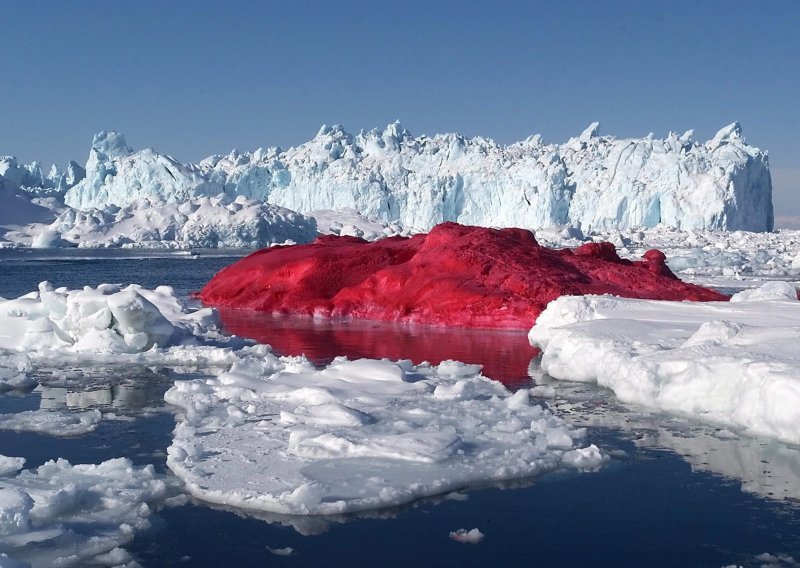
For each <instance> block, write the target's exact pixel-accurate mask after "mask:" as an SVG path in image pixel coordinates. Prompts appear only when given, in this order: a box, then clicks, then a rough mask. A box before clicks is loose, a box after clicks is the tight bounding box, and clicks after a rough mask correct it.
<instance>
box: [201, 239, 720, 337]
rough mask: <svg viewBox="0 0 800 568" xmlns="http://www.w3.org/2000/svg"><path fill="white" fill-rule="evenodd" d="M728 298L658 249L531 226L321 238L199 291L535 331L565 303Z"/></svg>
mask: <svg viewBox="0 0 800 568" xmlns="http://www.w3.org/2000/svg"><path fill="white" fill-rule="evenodd" d="M603 293H610V294H619V295H623V296H631V297H636V298H651V299H671V300H684V299H690V300H721V299H724V296H722V295H721V294H718V293H716V292H713V291H711V290H707V289H704V288H700V287H697V286H692V285H690V284H685V283H683V282H681V281H680V280H678V279H677V278H675V277H674V276H673V275H672V273H671V272H670V271H669V269H668V268H667V267H666V264H664V256H663V255H662V254H661V253H659V252H658V251H650V252H648V253H647V254H646V255H645V258H644V260H642V261H641V262H631V261H623V260H621V259H620V258H619V257H618V256H617V254H616V252H615V250H614V246H613V245H611V244H609V243H589V244H586V245H584V246H581V247H579V248H578V249H576V250H575V251H572V250H568V249H565V250H552V249H548V248H545V247H541V246H539V245H538V243H537V242H536V239H535V238H534V236H533V234H532V233H531V232H530V231H527V230H524V229H500V230H497V229H485V228H480V227H465V226H462V225H457V224H455V223H443V224H441V225H438V226H437V227H435V228H434V229H433V230H432V231H431V232H430V233H429V234H427V235H417V236H414V237H412V238H410V239H403V238H390V239H384V240H381V241H378V242H375V243H366V242H365V241H363V240H360V239H356V238H351V237H321V238H319V239H318V240H317V241H316V242H315V243H314V244H311V245H302V246H295V247H289V248H286V247H275V248H271V249H264V250H261V251H258V252H256V253H253V254H252V255H250V256H248V257H247V258H245V259H242V260H240V261H239V262H237V263H235V264H233V265H231V266H229V267H227V268H225V269H223V270H222V271H220V272H219V273H218V274H217V275H216V276H215V277H214V278H213V279H212V280H211V281H210V282H209V283H208V284H207V285H206V286H205V287H204V288H203V290H202V291H201V292H200V298H201V299H202V300H203V301H204V302H205V303H207V304H210V305H216V306H225V307H234V308H245V309H252V310H261V311H269V312H280V313H294V314H302V315H311V316H332V317H358V318H367V319H376V320H388V321H398V322H404V323H422V324H429V325H440V326H444V325H446V326H460V327H478V328H506V329H528V328H529V327H530V325H531V324H532V322H533V321H535V320H536V316H538V315H539V313H540V312H541V311H542V310H543V309H544V307H545V306H546V305H547V303H548V302H549V301H551V300H553V299H555V298H557V297H559V296H563V295H577V294H603Z"/></svg>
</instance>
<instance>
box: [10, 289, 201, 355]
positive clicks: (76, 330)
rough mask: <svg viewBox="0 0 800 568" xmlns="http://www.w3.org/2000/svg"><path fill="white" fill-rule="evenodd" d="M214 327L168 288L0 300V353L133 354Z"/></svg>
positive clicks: (56, 292)
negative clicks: (60, 351)
mask: <svg viewBox="0 0 800 568" xmlns="http://www.w3.org/2000/svg"><path fill="white" fill-rule="evenodd" d="M214 328H216V316H215V314H214V313H213V311H212V310H208V309H204V310H189V309H187V308H186V307H185V306H184V305H183V303H182V302H181V301H180V300H179V299H178V298H177V297H176V296H175V294H174V292H173V290H172V289H171V288H170V287H167V286H160V287H158V288H156V289H155V290H147V289H145V288H142V287H140V286H137V285H130V286H128V287H127V288H124V289H123V288H120V287H119V286H115V285H111V284H101V285H100V286H98V287H97V288H91V287H88V286H87V287H85V288H84V289H83V290H66V289H58V290H54V289H53V287H52V286H51V285H50V284H49V283H47V282H43V283H42V284H40V286H39V292H32V293H30V294H26V295H25V296H22V297H20V298H17V299H15V300H5V301H0V348H4V349H13V350H25V351H28V352H46V351H52V350H57V349H60V348H69V349H70V350H71V351H84V352H95V353H137V352H142V351H146V350H149V349H151V348H153V347H164V346H167V345H170V344H178V343H180V342H181V341H183V340H185V339H187V338H188V337H190V336H191V335H194V334H197V333H201V332H202V331H208V330H211V329H214Z"/></svg>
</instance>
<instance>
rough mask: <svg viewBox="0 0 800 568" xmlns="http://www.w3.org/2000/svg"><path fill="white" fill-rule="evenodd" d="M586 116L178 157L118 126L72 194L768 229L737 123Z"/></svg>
mask: <svg viewBox="0 0 800 568" xmlns="http://www.w3.org/2000/svg"><path fill="white" fill-rule="evenodd" d="M598 130H599V126H598V124H597V123H595V124H592V125H591V126H590V127H589V128H587V129H586V131H584V132H583V133H582V134H581V135H580V136H579V137H577V138H572V139H570V140H569V141H568V142H566V143H564V144H545V143H543V142H542V140H541V137H540V136H532V137H530V138H528V139H526V140H524V141H522V142H517V143H514V144H511V145H508V146H500V145H498V144H496V143H495V142H493V141H492V140H489V139H485V138H480V137H477V138H472V139H469V138H465V137H463V136H460V135H457V134H445V135H436V136H432V137H428V136H420V137H413V136H411V135H410V134H409V133H408V131H406V130H404V129H403V128H402V127H401V126H400V125H399V124H398V123H395V124H390V125H389V126H388V127H387V128H386V129H385V130H384V131H383V132H381V131H378V130H372V131H370V132H362V133H361V134H358V135H356V136H353V135H351V134H348V133H347V132H345V131H344V130H343V129H342V128H341V127H339V126H334V127H327V126H324V127H322V129H320V131H319V133H318V134H317V136H316V137H315V138H314V139H313V140H311V141H309V142H307V143H306V144H303V145H301V146H299V147H297V148H290V149H288V150H282V149H280V148H269V149H267V150H263V149H259V150H256V151H255V152H250V153H239V152H235V151H234V152H232V153H231V154H229V155H227V156H221V155H218V156H212V157H209V158H207V159H205V160H203V161H202V162H201V163H200V164H199V165H190V164H189V165H187V164H181V163H179V162H177V161H176V160H174V159H173V158H170V157H169V156H164V155H161V154H158V153H156V152H154V151H153V150H149V149H148V150H142V151H139V152H133V151H132V150H131V149H130V148H129V147H128V146H127V143H126V142H125V140H124V138H123V137H122V135H120V134H118V133H114V132H111V133H108V132H105V133H101V134H98V135H97V136H96V137H95V140H94V143H93V145H92V150H91V152H90V156H89V161H88V162H87V165H86V178H85V179H84V180H82V181H81V182H80V183H78V184H77V185H75V186H74V187H72V188H70V189H69V191H68V192H67V194H66V203H67V205H70V206H72V207H76V208H79V209H90V208H98V209H102V208H104V207H105V206H107V205H111V204H113V205H118V206H121V207H124V206H127V205H129V204H131V203H134V202H137V201H139V200H140V199H142V198H146V199H149V200H151V201H153V202H169V203H172V202H182V201H185V200H187V199H189V198H194V197H200V196H213V195H216V194H218V193H220V192H224V193H227V194H230V195H234V196H238V195H243V196H246V197H249V198H253V199H259V200H264V201H267V202H269V203H273V204H276V205H281V206H283V207H287V208H289V209H292V210H294V211H299V212H309V211H312V210H317V209H343V208H352V209H354V210H356V211H357V212H358V213H360V214H362V215H364V216H367V217H370V218H376V219H382V220H384V221H389V222H391V221H400V222H401V223H402V224H403V225H404V226H407V227H416V228H419V229H425V230H427V229H430V228H431V227H433V226H434V225H436V224H438V223H441V222H443V221H456V222H459V223H463V224H473V225H482V226H505V227H525V228H539V227H548V226H552V225H563V224H568V223H570V224H572V225H574V226H576V227H578V228H580V229H581V230H583V231H584V232H588V231H591V230H599V229H607V228H612V227H617V228H626V227H633V226H646V227H651V226H655V225H657V224H659V223H663V224H666V225H670V226H674V227H680V228H684V229H743V230H754V231H765V230H771V229H772V226H773V212H772V182H771V178H770V173H769V165H768V159H767V156H766V154H765V153H764V152H762V151H761V150H759V149H757V148H755V147H753V146H749V145H747V144H746V143H745V141H744V139H743V138H742V132H741V128H740V126H739V124H738V123H733V124H731V125H729V126H727V127H725V128H723V129H721V130H720V131H719V132H718V133H717V134H716V136H714V138H713V139H712V140H709V141H707V142H705V143H700V142H695V141H693V140H692V139H691V132H687V133H685V134H684V135H682V136H678V135H676V134H675V133H672V132H671V133H669V134H668V135H667V137H666V138H665V139H663V140H662V139H654V138H653V137H652V136H648V137H646V138H642V139H616V138H614V137H611V136H600V135H599V134H598Z"/></svg>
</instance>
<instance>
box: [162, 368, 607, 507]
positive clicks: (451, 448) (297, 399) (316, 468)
mask: <svg viewBox="0 0 800 568" xmlns="http://www.w3.org/2000/svg"><path fill="white" fill-rule="evenodd" d="M165 399H166V400H167V401H168V402H170V403H172V404H174V405H176V406H178V407H180V408H181V409H182V411H181V413H180V414H179V418H180V419H179V423H178V425H177V426H176V428H175V432H174V439H173V443H172V446H170V448H169V450H168V458H167V464H168V466H169V467H170V468H171V469H172V471H173V472H174V473H175V474H176V475H177V476H178V477H179V478H181V479H182V480H183V481H184V482H185V484H186V490H187V491H188V492H189V493H191V494H192V495H193V496H195V497H197V498H199V499H202V500H204V501H207V502H211V503H217V504H221V505H225V506H230V507H235V508H240V509H244V510H251V511H266V512H271V513H279V514H290V515H319V514H341V513H347V512H352V511H359V510H367V509H376V508H381V507H388V506H394V505H400V504H403V503H408V502H411V501H414V500H416V499H419V498H422V497H426V496H432V495H439V494H443V493H447V492H448V491H452V490H456V489H460V488H463V487H469V486H477V485H481V484H487V483H492V482H499V481H503V480H510V479H519V478H526V477H531V476H534V475H538V474H541V473H544V472H547V471H550V470H552V469H555V468H557V467H560V466H571V467H582V468H594V467H598V466H599V465H601V464H602V463H603V461H604V456H603V455H602V454H601V453H600V451H599V450H598V449H597V448H596V447H595V446H588V447H583V446H582V445H581V439H582V437H583V435H584V432H583V431H582V430H579V429H578V430H576V429H573V428H571V427H570V426H569V425H568V424H567V423H566V422H564V421H563V420H560V419H559V418H557V417H556V416H554V415H553V414H552V413H551V412H550V411H548V410H546V409H543V408H542V407H541V406H538V405H532V404H530V402H529V393H528V391H527V390H525V389H522V390H519V391H517V392H516V393H511V392H509V391H508V390H507V389H506V388H505V387H503V386H502V385H501V384H500V383H497V382H495V381H492V380H489V379H486V378H484V377H483V376H481V375H480V374H479V373H478V369H477V368H476V367H475V366H468V365H463V364H459V363H454V362H447V363H445V364H442V365H440V366H438V367H432V366H429V365H420V366H417V367H414V366H412V365H411V363H410V362H408V361H405V362H404V361H400V362H398V363H392V362H389V361H385V360H384V361H378V360H364V359H362V360H356V361H347V360H344V359H342V358H339V359H337V360H335V361H334V362H333V363H331V365H329V366H328V367H326V368H324V369H321V370H317V369H314V368H313V367H312V366H311V365H310V364H309V363H308V361H307V360H305V359H304V358H282V359H278V358H275V357H274V356H266V357H262V358H255V357H253V358H246V359H242V360H241V361H240V362H239V363H236V364H234V365H233V367H232V368H231V370H230V371H229V372H226V373H223V374H222V375H220V376H219V377H218V378H215V379H209V380H193V381H180V382H176V383H175V386H174V387H173V388H172V389H170V390H169V391H167V393H166V395H165Z"/></svg>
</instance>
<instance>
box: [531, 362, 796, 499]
mask: <svg viewBox="0 0 800 568" xmlns="http://www.w3.org/2000/svg"><path fill="white" fill-rule="evenodd" d="M529 373H530V376H531V378H532V379H533V380H534V382H536V383H537V384H538V385H542V386H546V387H549V388H551V389H552V393H551V398H549V400H548V402H549V405H550V407H551V408H553V409H554V410H555V411H556V413H557V414H558V415H559V416H561V417H563V418H564V419H566V420H567V421H569V422H571V423H572V424H575V425H577V426H584V427H588V428H610V429H613V430H615V431H617V432H619V433H620V435H621V436H622V437H624V438H627V439H629V440H631V441H632V442H633V443H634V444H635V445H636V446H637V447H639V448H645V449H648V448H649V449H657V450H668V451H671V452H674V453H675V454H677V455H679V456H681V458H682V459H684V460H685V461H686V462H688V463H689V465H690V466H691V467H692V470H693V471H704V472H708V473H712V474H715V475H719V476H722V477H724V478H726V479H727V480H730V481H733V482H736V483H737V484H740V485H741V488H742V491H745V492H747V493H751V494H753V495H757V496H759V497H762V498H767V499H774V500H784V501H786V502H787V503H791V504H793V505H797V504H800V448H796V447H793V446H788V445H786V444H782V443H780V442H776V441H772V440H767V439H763V438H752V437H748V436H745V435H737V434H735V433H733V432H730V431H728V430H726V429H721V428H714V427H713V426H709V425H707V424H705V423H699V422H696V421H694V420H692V419H690V418H684V417H676V416H669V415H665V414H661V413H658V412H652V411H649V410H647V409H644V408H639V407H635V406H628V405H623V404H621V403H620V402H619V401H618V400H617V399H616V398H615V397H614V395H613V393H612V392H611V391H609V390H608V389H604V388H601V387H598V386H597V385H592V384H586V383H571V382H566V381H558V380H555V379H553V378H551V377H549V376H548V375H546V374H544V373H543V372H542V370H541V368H540V367H539V365H538V360H534V361H532V362H531V365H530V367H529Z"/></svg>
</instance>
